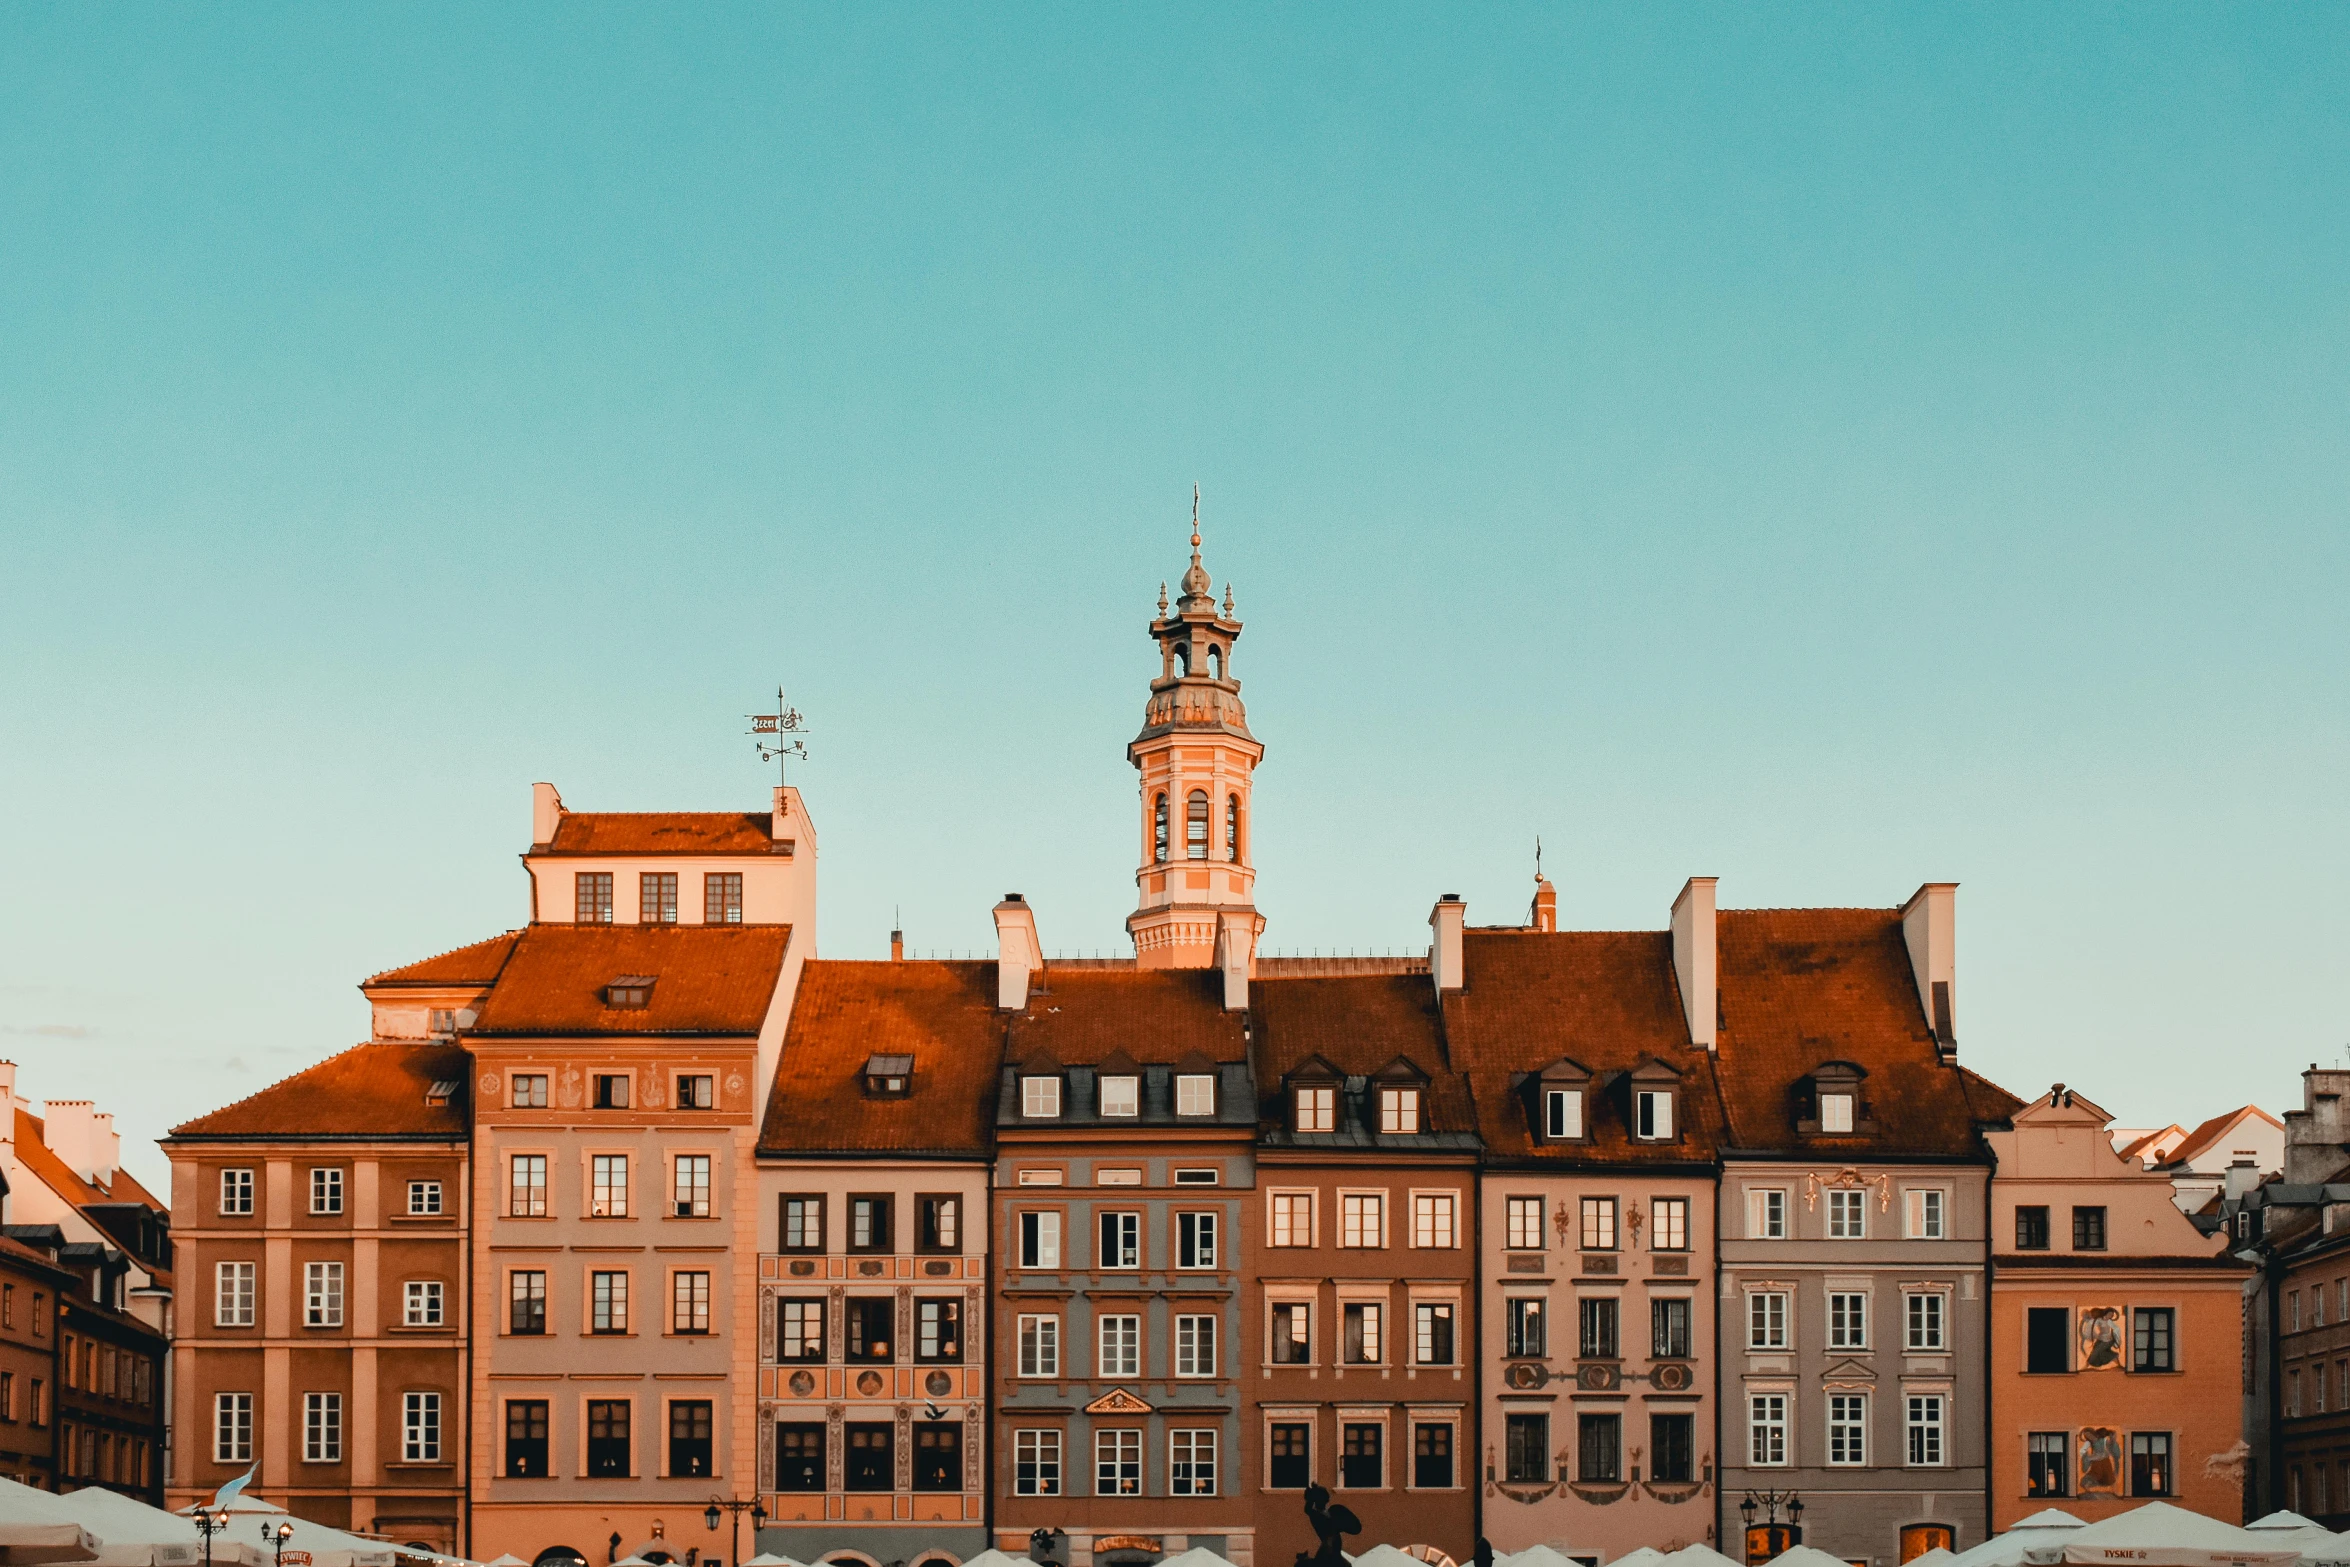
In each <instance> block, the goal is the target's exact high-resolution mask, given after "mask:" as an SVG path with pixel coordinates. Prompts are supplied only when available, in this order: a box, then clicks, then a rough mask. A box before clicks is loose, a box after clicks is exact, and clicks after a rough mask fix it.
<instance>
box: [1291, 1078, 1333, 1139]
mask: <svg viewBox="0 0 2350 1567" xmlns="http://www.w3.org/2000/svg"><path fill="white" fill-rule="evenodd" d="M1293 1102H1294V1104H1295V1106H1296V1109H1295V1113H1294V1115H1293V1116H1292V1120H1293V1121H1294V1122H1295V1124H1296V1128H1297V1130H1299V1131H1301V1132H1329V1131H1335V1130H1337V1127H1338V1090H1337V1089H1336V1088H1334V1087H1332V1086H1330V1085H1329V1084H1327V1083H1323V1084H1316V1085H1314V1086H1312V1087H1308V1088H1300V1089H1298V1090H1297V1091H1296V1097H1295V1099H1294V1101H1293Z"/></svg>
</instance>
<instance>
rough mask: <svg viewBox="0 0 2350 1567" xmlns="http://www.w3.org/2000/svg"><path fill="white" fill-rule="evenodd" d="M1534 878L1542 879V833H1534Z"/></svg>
mask: <svg viewBox="0 0 2350 1567" xmlns="http://www.w3.org/2000/svg"><path fill="white" fill-rule="evenodd" d="M1534 879H1535V880H1536V881H1540V880H1542V834H1540V833H1536V834H1535V835H1534Z"/></svg>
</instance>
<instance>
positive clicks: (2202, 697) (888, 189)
mask: <svg viewBox="0 0 2350 1567" xmlns="http://www.w3.org/2000/svg"><path fill="white" fill-rule="evenodd" d="M2346 72H2350V13H2346V12H2345V11H2344V10H2342V9H2341V8H2339V7H2290V6H2263V7H2221V6H2206V7H2193V8H2186V7H2155V8H2149V7H2113V8H2104V9H2089V8H2083V7H2033V8H2025V7H2014V6H2008V7H1991V6H1968V7H1920V6H1903V7H1862V6H1847V7H1838V8H1834V9H1810V10H1806V9H1803V8H1799V7H1790V6H1773V7H1763V8H1756V7H1751V6H1733V7H1725V8H1720V9H1711V10H1709V9H1705V8H1701V7H1696V6H1676V7H1669V8H1657V7H1608V8H1593V9H1568V8H1557V7H1528V8H1520V9H1508V8H1503V7H1498V6H1483V7H1469V8H1461V7H1447V8H1436V7H1431V8H1428V9H1426V10H1419V11H1414V10H1401V9H1382V8H1377V7H1351V8H1346V9H1345V10H1343V11H1342V10H1339V9H1334V8H1331V7H1320V6H1317V7H1298V8H1294V9H1289V10H1273V9H1269V8H1265V7H1257V6H1247V7H1233V8H1229V9H1224V10H1211V9H1208V8H1204V7H1192V6H1187V7H1179V8H1177V7H1169V8H1162V9H1158V10H1151V9H1146V8H1143V7H1110V8H1103V7H1098V6H1071V7H1067V8H1064V9H1051V8H1048V7H1045V6H1041V5H1027V6H1018V7H989V8H984V9H976V8H975V9H971V10H963V11H957V10H950V9H947V8H944V7H935V8H924V9H915V10H899V11H894V12H893V11H884V10H882V9H880V8H877V7H837V8H826V9H823V10H815V9H808V10H799V9H783V8H774V7H760V8H746V9H725V8H719V7H709V6H703V7H671V8H668V9H666V10H656V9H653V8H647V7H636V6H632V7H624V8H610V9H597V8H593V7H581V6H571V5H565V6H548V7H543V8H528V7H502V8H485V7H475V6H448V7H432V6H426V5H420V4H401V5H397V6H384V7H378V8H368V7H364V6H333V7H327V6H311V7H302V8H292V9H280V8H270V7H264V6H257V5H256V6H241V7H235V8H229V9H222V8H218V7H213V8H194V7H173V8H166V9H141V8H138V7H133V6H103V7H92V6H70V5H48V6H43V5H29V4H20V5H13V6H9V7H7V8H6V9H5V10H0V669H4V672H5V680H4V683H0V801H4V802H5V805H6V807H7V809H6V814H5V822H6V825H5V827H4V828H0V887H4V888H5V889H6V893H7V896H6V897H5V898H0V1030H5V1033H4V1034H0V1047H5V1048H6V1049H7V1050H8V1051H10V1052H11V1053H13V1055H14V1056H15V1058H16V1059H17V1060H18V1061H19V1062H22V1063H24V1064H25V1067H26V1072H25V1079H24V1085H23V1086H24V1087H25V1088H26V1089H27V1090H28V1091H30V1092H31V1093H33V1094H35V1095H36V1096H39V1095H51V1094H53V1095H56V1096H59V1097H66V1096H73V1095H97V1096H99V1097H101V1098H102V1099H103V1100H104V1101H105V1102H106V1103H107V1104H108V1105H110V1106H112V1107H114V1108H116V1109H117V1110H118V1111H119V1112H120V1113H121V1118H122V1122H123V1125H124V1128H125V1131H126V1133H127V1134H128V1136H129V1139H130V1140H131V1141H134V1142H137V1141H141V1140H143V1139H146V1138H149V1137H152V1136H153V1135H155V1134H156V1133H157V1132H158V1131H160V1130H161V1129H162V1128H163V1127H164V1126H166V1125H168V1124H170V1123H171V1122H173V1121H176V1120H179V1119H182V1118H184V1117H186V1116H188V1115H192V1114H194V1113H197V1112H200V1111H202V1110H205V1109H208V1108H210V1107H212V1106H213V1105H215V1104H217V1103H219V1102H221V1101H222V1100H224V1099H226V1098H229V1097H233V1096H236V1095H239V1094H242V1093H244V1092H248V1091H250V1090H252V1089H253V1088H256V1087H258V1086H260V1085H261V1084H263V1083H264V1082H267V1081H269V1080H272V1079H275V1078H277V1077H279V1076H282V1075H285V1074H286V1073H289V1072H291V1071H294V1070H296V1069H297V1068H299V1067H300V1066H302V1065H305V1064H307V1063H309V1062H310V1061H312V1060H315V1059H317V1058H319V1057H321V1056H323V1055H325V1054H326V1053H328V1052H330V1051H332V1050H334V1049H336V1048H338V1047H340V1046H342V1045H345V1044H347V1043H349V1042H352V1041H354V1040H356V1039H358V1038H360V1037H361V1036H362V1034H363V1033H364V1029H365V1021H364V1014H363V1011H362V1008H361V1006H360V1004H359V1000H358V997H357V995H356V994H355V992H354V991H353V990H352V988H351V987H352V984H353V982H354V981H355V980H357V979H358V978H359V977H360V976H361V975H363V974H365V973H367V972H369V971H371V970H373V969H376V968H379V967H383V966H387V965H390V964H393V963H398V962H403V961H406V960H409V959H412V958H415V957H419V956H422V955H423V954H425V953H428V952H431V951H435V950H438V949H440V948H444V947H447V946H450V945H453V944H456V943H458V942H461V941H465V940H469V939H473V938H475V937H478V936H481V935H483V934H486V933H489V932H491V931H494V930H497V929H500V928H503V927H505V926H507V925H509V924H512V923H514V922H515V921H517V920H518V919H519V917H520V916H521V914H522V910H523V884H522V875H521V872H520V870H519V868H518V866H517V864H516V861H515V855H516V854H517V853H518V852H519V851H520V850H521V849H522V848H523V846H524V843H525V840H526V839H527V836H528V820H529V819H528V815H527V809H528V794H529V786H530V783H531V781H532V780H533V779H537V778H548V779H552V780H554V781H555V782H557V783H558V784H559V785H560V786H561V787H562V789H563V791H564V794H565V796H566V798H567V799H568V800H569V801H570V802H571V803H572V804H574V805H575V806H578V807H584V808H596V807H602V808H652V807H687V806H690V807H705V808H707V807H725V806H742V807H752V808H755V807H757V806H758V805H760V804H761V803H762V802H763V801H764V799H765V794H766V787H767V783H768V776H769V775H768V770H767V769H765V768H763V767H762V766H760V765H759V764H758V762H757V761H756V759H755V758H754V757H753V756H752V755H751V754H750V749H749V744H748V742H747V741H746V740H744V739H743V738H741V736H740V733H739V731H740V730H741V729H742V727H743V725H742V718H741V715H742V714H744V713H746V712H749V711H751V710H753V709H754V708H756V707H758V706H759V705H760V704H761V700H762V697H763V696H764V695H765V694H766V693H768V692H770V691H771V690H772V688H773V686H774V684H775V682H776V681H777V679H778V678H781V679H784V680H786V681H788V682H789V684H790V686H791V690H792V694H793V697H794V699H795V700H796V701H797V702H798V704H799V705H800V706H801V707H802V708H803V709H804V710H805V711H806V712H807V713H808V714H809V715H810V717H811V719H812V721H813V722H814V725H815V727H816V740H815V750H816V760H815V761H814V762H813V763H811V764H810V765H809V766H807V767H806V768H805V769H804V771H803V772H802V773H801V775H800V777H801V781H802V782H804V784H805V786H806V789H807V794H808V800H809V804H810V807H811V809H812V811H813V813H814V815H815V817H816V821H817V824H818V827H819V829H820V831H821V833H822V837H823V900H824V917H823V929H822V950H823V951H825V952H826V953H829V954H832V955H836V956H870V955H877V954H879V953H881V952H882V951H884V950H885V949H884V942H885V940H886V933H887V930H888V928H889V923H890V917H891V911H892V909H893V908H896V907H901V906H902V908H903V911H904V920H905V925H906V929H907V933H908V937H909V940H910V941H911V942H912V943H913V944H914V945H915V946H916V947H917V948H930V947H939V948H978V947H982V946H984V945H986V944H987V943H988V942H989V941H990V939H991V935H990V926H989V922H988V917H987V909H988V906H989V905H990V904H991V903H992V902H993V901H994V900H995V898H996V897H997V896H998V895H999V894H1000V893H1002V892H1003V891H1004V890H1006V889H1007V888H1018V889H1021V890H1023V891H1025V892H1026V893H1027V894H1028V895H1029V896H1030V898H1031V899H1032V900H1033V901H1034V902H1035V903H1036V905H1037V907H1038V910H1039V914H1040V919H1041V922H1042V926H1043V931H1044V936H1045V940H1046V944H1047V946H1048V948H1060V949H1072V950H1074V949H1083V950H1088V951H1090V950H1093V949H1096V948H1099V949H1103V950H1110V949H1114V948H1115V947H1116V946H1117V944H1118V943H1119V941H1120V939H1121V931H1120V924H1119V921H1120V918H1121V916H1122V915H1123V914H1124V913H1125V912H1126V910H1127V909H1128V908H1130V907H1131V906H1132V897H1133V888H1132V882H1131V879H1130V878H1131V868H1132V858H1133V853H1134V846H1135V841H1136V838H1135V830H1134V825H1133V817H1132V814H1131V813H1132V811H1133V809H1134V804H1133V782H1132V773H1131V772H1130V770H1129V769H1128V767H1127V765H1126V763H1125V760H1124V753H1123V748H1124V745H1125V742H1126V741H1127V739H1129V738H1130V737H1131V735H1132V733H1133V731H1134V729H1135V728H1136V726H1137V723H1138V720H1139V715H1140V711H1141V700H1142V696H1143V682H1144V679H1145V678H1146V676H1147V674H1148V673H1149V672H1150V671H1151V669H1152V668H1153V667H1155V666H1154V662H1153V659H1152V657H1151V651H1150V648H1149V646H1148V644H1147V643H1146V641H1145V639H1144V636H1143V630H1142V627H1143V622H1144V620H1145V618H1146V617H1147V615H1148V613H1149V611H1150V605H1151V601H1152V599H1153V597H1154V596H1155V592H1156V589H1157V585H1158V583H1159V581H1160V579H1161V578H1163V577H1172V576H1174V575H1176V574H1177V573H1178V572H1179V571H1180V570H1181V568H1182V566H1183V564H1184V555H1183V547H1182V540H1183V534H1184V529H1185V523H1186V520H1187V511H1188V505H1189V498H1190V487H1191V485H1192V483H1193V482H1194V481H1195V480H1196V481H1197V482H1198V483H1199V484H1200V486H1201V488H1202V490H1203V492H1204V496H1205V504H1204V512H1205V520H1206V525H1207V532H1208V546H1209V547H1208V564H1209V566H1210V568H1211V569H1212V570H1213V571H1214V572H1215V573H1216V575H1217V578H1218V580H1219V582H1221V581H1222V580H1224V579H1225V578H1229V579H1230V580H1231V581H1232V582H1233V584H1234V586H1235V591H1236V593H1237V596H1238V602H1239V607H1240V613H1241V615H1242V617H1243V618H1244V619H1245V620H1246V621H1247V622H1248V632H1247V634H1246V635H1245V636H1244V637H1243V639H1242V642H1241V646H1240V656H1239V658H1238V661H1237V664H1236V671H1237V672H1238V673H1239V674H1240V675H1241V676H1242V677H1243V678H1244V680H1245V682H1246V686H1247V697H1248V701H1249V705H1250V714H1251V718H1252V721H1253V722H1254V724H1255V726H1256V728H1257V731H1258V733H1259V735H1260V736H1261V737H1262V738H1263V739H1264V740H1265V742H1266V743H1267V745H1268V747H1269V751H1268V755H1267V758H1266V762H1265V764H1264V768H1263V770H1262V773H1261V775H1260V776H1261V784H1260V788H1259V795H1258V806H1259V810H1258V827H1259V832H1258V838H1257V844H1258V848H1259V857H1260V865H1261V880H1260V883H1259V893H1260V898H1261V902H1262V905H1263V907H1264V909H1265V911H1266V913H1267V915H1268V916H1269V918H1270V921H1271V925H1270V929H1269V930H1268V932H1267V937H1266V939H1267V942H1268V944H1269V945H1271V946H1273V947H1275V948H1277V949H1289V948H1313V947H1317V946H1318V947H1323V948H1329V947H1332V946H1337V947H1350V946H1352V947H1389V946H1405V945H1411V944H1414V943H1418V942H1420V941H1422V940H1424V937H1425V924H1424V921H1425V918H1426V912H1427V907H1428V905H1429V903H1430V902H1431V901H1432V900H1433V899H1434V897H1435V896H1436V895H1437V894H1438V893H1439V892H1446V891H1458V892H1460V893H1462V894H1463V895H1464V896H1466V897H1467V898H1468V899H1469V901H1470V904H1471V910H1472V912H1471V918H1472V919H1473V920H1476V919H1486V920H1496V921H1499V920H1511V919H1516V918H1519V917H1521V916H1522V913H1523V910H1524V907H1525V901H1526V897H1527V893H1528V891H1529V885H1530V882H1529V877H1530V864H1529V861H1530V857H1531V856H1530V850H1531V845H1532V841H1533V839H1534V836H1535V834H1536V833H1538V832H1539V833H1540V834H1542V836H1543V838H1544V841H1545V843H1546V845H1547V847H1548V864H1549V866H1550V868H1551V870H1552V872H1553V874H1554V876H1555V877H1556V879H1557V880H1558V882H1559V884H1560V890H1561V908H1562V916H1563V917H1564V918H1565V919H1566V920H1568V921H1569V922H1570V923H1573V924H1577V925H1585V926H1595V927H1650V928H1654V927H1659V926H1661V925H1662V923H1663V922H1664V919H1665V917H1666V911H1667V906H1668V904H1669V902H1670V900H1671V898H1672V896H1673V894H1674V892H1675V891H1676V889H1677V888H1678V887H1679V885H1680V883H1681V880H1682V878H1684V877H1685V876H1688V875H1690V874H1692V873H1701V874H1714V875H1718V876H1720V877H1721V878H1722V898H1723V902H1724V903H1725V904H1726V905H1730V906H1738V905H1748V906H1753V905H1786V904H1820V903H1829V904H1853V903H1872V904H1892V903H1896V902H1898V901H1900V900H1901V899H1902V898H1903V897H1905V896H1906V895H1907V894H1908V893H1909V892H1910V890H1911V889H1912V888H1914V887H1915V886H1916V885H1917V884H1918V883H1919V882H1920V881H1921V880H1925V879H1928V878H1933V879H1942V878H1949V879H1955V880H1958V881H1960V882H1961V883H1962V884H1963V886H1962V891H1961V893H1960V902H1959V909H1960V925H1959V931H1960V937H1959V940H1960V947H1959V954H1960V956H1959V963H1960V968H1959V972H1960V976H1961V978H1960V995H1961V1003H1960V1018H1959V1022H1960V1035H1961V1044H1962V1048H1963V1050H1964V1053H1965V1055H1966V1058H1967V1059H1969V1060H1970V1061H1972V1062H1973V1063H1974V1064H1975V1065H1977V1066H1978V1067H1981V1068H1982V1069H1984V1070H1985V1071H1988V1072H1990V1073H1991V1074H1992V1075H1994V1076H1995V1077H1998V1078H2000V1079H2001V1080H2003V1081H2005V1082H2007V1083H2008V1084H2009V1086H2011V1087H2013V1088H2015V1089H2017V1090H2019V1091H2021V1092H2025V1093H2031V1092H2034V1091H2037V1090H2039V1089H2042V1088H2044V1087H2045V1086H2046V1084H2047V1083H2048V1082H2049V1081H2050V1080H2051V1079H2054V1078H2062V1079H2064V1080H2066V1081H2068V1082H2071V1083H2073V1084H2075V1085H2077V1086H2079V1087H2080V1088H2082V1089H2083V1090H2084V1091H2086V1092H2087V1093H2089V1094H2090V1095H2091V1096H2092V1097H2094V1098H2096V1099H2097V1100H2099V1101H2100V1102H2101V1103H2103V1104H2105V1105H2106V1106H2108V1107H2109V1108H2111V1109H2112V1110H2114V1111H2115V1112H2116V1113H2117V1114H2118V1115H2119V1116H2121V1117H2123V1118H2124V1119H2125V1120H2128V1121H2142V1122H2152V1123H2157V1124H2159V1123H2161V1122H2164V1121H2169V1120H2174V1119H2176V1120H2192V1119H2194V1118H2197V1117H2201V1116H2203V1115H2206V1114H2209V1113H2211V1112H2213V1111H2215V1110H2218V1109H2220V1108H2222V1107H2224V1106H2227V1105H2231V1104H2234V1103H2238V1102H2241V1101H2242V1100H2244V1099H2246V1098H2257V1099H2258V1100H2260V1101H2261V1102H2264V1103H2267V1104H2269V1105H2271V1106H2272V1107H2275V1108H2283V1107H2284V1105H2285V1103H2287V1102H2297V1099H2298V1085H2297V1081H2296V1078H2295V1073H2296V1072H2297V1070H2298V1069H2299V1068H2300V1067H2301V1066H2302V1065H2303V1064H2305V1063H2307V1062H2308V1061H2311V1060H2313V1059H2319V1058H2326V1059H2332V1058H2335V1057H2337V1056H2338V1055H2339V1054H2340V1052H2341V1051H2342V1049H2343V1047H2344V1044H2345V1041H2346V1040H2350V1024H2345V1023H2344V1022H2343V1021H2342V993H2343V989H2344V979H2345V964H2344V961H2343V953H2344V951H2345V947H2346V944H2350V914H2346V913H2345V908H2346V906H2350V900H2346V899H2345V897H2344V882H2345V878H2346V876H2350V863H2346V862H2350V807H2346V806H2345V803H2344V779H2345V776H2346V775H2350V766H2346V764H2350V719H2346V716H2345V715H2346V714H2350V676H2346V673H2345V671H2346V669H2350V657H2346V650H2345V647H2344V627H2345V625H2346V624H2350V614H2346V613H2345V606H2344V590H2345V587H2346V586H2350V527H2346V526H2345V521H2344V508H2345V494H2346V493H2350V490H2346V485H2345V479H2346V478H2350V439H2346V437H2350V341H2346V339H2350V288H2346V286H2345V284H2346V280H2350V107H2346V105H2350V99H2346V98H2345V95H2344V89H2343V83H2344V81H2345V80H2346V79H2350V75H2346ZM135 1167H139V1168H145V1169H147V1170H149V1171H152V1170H153V1169H155V1168H156V1161H155V1160H154V1159H153V1157H152V1152H151V1150H150V1151H149V1156H148V1158H147V1161H146V1162H145V1164H144V1165H143V1166H135Z"/></svg>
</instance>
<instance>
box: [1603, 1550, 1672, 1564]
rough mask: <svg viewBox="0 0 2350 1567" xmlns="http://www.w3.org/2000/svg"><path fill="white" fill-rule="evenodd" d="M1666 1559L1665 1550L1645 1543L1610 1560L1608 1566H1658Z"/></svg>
mask: <svg viewBox="0 0 2350 1567" xmlns="http://www.w3.org/2000/svg"><path fill="white" fill-rule="evenodd" d="M1664 1559H1665V1553H1664V1552H1662V1551H1660V1550H1658V1549H1657V1548H1656V1547H1655V1546H1653V1545H1643V1546H1642V1547H1640V1549H1638V1550H1636V1551H1626V1552H1625V1553H1624V1554H1623V1555H1621V1556H1619V1557H1617V1558H1616V1559H1615V1560H1614V1561H1613V1562H1610V1563H1609V1564H1608V1567H1657V1564H1658V1563H1660V1562H1662V1561H1663V1560H1664Z"/></svg>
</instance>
